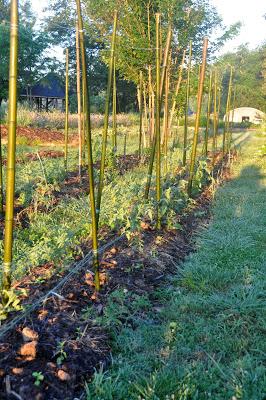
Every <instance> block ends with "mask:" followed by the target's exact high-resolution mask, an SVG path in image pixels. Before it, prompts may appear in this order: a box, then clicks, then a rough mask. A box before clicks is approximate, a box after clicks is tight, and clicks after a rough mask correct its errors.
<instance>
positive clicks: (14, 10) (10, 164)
mask: <svg viewBox="0 0 266 400" xmlns="http://www.w3.org/2000/svg"><path fill="white" fill-rule="evenodd" d="M17 73H18V1H17V0H11V14H10V63H9V102H8V149H7V177H6V214H5V234H4V260H3V261H4V262H3V279H2V287H3V289H4V290H9V289H10V286H11V265H12V250H13V220H14V195H15V164H16V129H17ZM6 300H7V299H6V298H5V296H3V301H4V302H5V301H6Z"/></svg>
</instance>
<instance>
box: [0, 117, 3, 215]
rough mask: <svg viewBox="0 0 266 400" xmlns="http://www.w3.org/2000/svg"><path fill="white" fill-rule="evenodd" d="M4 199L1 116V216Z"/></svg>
mask: <svg viewBox="0 0 266 400" xmlns="http://www.w3.org/2000/svg"><path fill="white" fill-rule="evenodd" d="M3 202H4V198H3V157H2V131H1V115H0V214H1V215H2V214H3V212H4V204H3Z"/></svg>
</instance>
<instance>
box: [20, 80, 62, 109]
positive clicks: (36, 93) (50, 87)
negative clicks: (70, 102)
mask: <svg viewBox="0 0 266 400" xmlns="http://www.w3.org/2000/svg"><path fill="white" fill-rule="evenodd" d="M20 99H21V100H22V101H25V100H26V101H27V102H28V104H29V106H30V107H31V108H32V109H37V110H38V111H46V112H49V111H53V110H59V111H64V109H65V87H64V84H63V83H62V82H61V80H60V79H59V77H58V76H57V75H56V74H54V73H49V74H48V75H46V76H45V77H44V78H42V79H41V80H40V81H39V82H38V83H36V85H34V86H32V87H30V86H29V87H28V88H27V89H24V90H22V91H21V94H20Z"/></svg>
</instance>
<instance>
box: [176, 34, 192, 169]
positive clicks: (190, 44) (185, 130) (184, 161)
mask: <svg viewBox="0 0 266 400" xmlns="http://www.w3.org/2000/svg"><path fill="white" fill-rule="evenodd" d="M191 59H192V41H191V40H190V42H189V56H188V66H187V87H186V89H187V90H186V105H185V121H184V141H183V167H185V166H186V164H187V138H188V111H189V96H190V72H191ZM181 76H182V75H181ZM180 83H181V80H180ZM179 86H180V85H179ZM178 90H179V88H178Z"/></svg>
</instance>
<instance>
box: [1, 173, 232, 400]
mask: <svg viewBox="0 0 266 400" xmlns="http://www.w3.org/2000/svg"><path fill="white" fill-rule="evenodd" d="M223 176H224V177H228V176H229V171H228V169H226V168H225V170H224V175H223ZM195 202H196V204H195V206H194V207H193V209H186V210H184V212H183V213H182V215H181V216H179V217H177V222H178V223H179V224H180V225H181V226H182V228H183V229H181V230H167V229H164V230H161V231H155V230H154V228H153V227H152V226H150V225H149V224H148V223H146V222H143V224H142V231H141V233H140V239H141V240H142V243H143V246H144V248H143V249H142V251H140V250H138V248H137V247H134V246H132V245H131V244H130V243H129V242H128V241H127V240H126V239H125V238H122V239H121V241H120V242H119V244H117V245H116V246H113V247H111V248H109V249H108V250H106V251H105V253H104V254H103V256H102V259H101V268H100V277H101V285H102V290H101V291H100V293H99V295H98V296H95V293H94V286H93V274H92V272H91V266H90V265H87V267H86V268H85V269H84V270H83V271H81V272H80V273H79V274H78V275H77V276H76V277H75V278H73V279H72V280H70V281H69V282H68V283H67V284H66V285H65V286H64V288H63V290H61V291H60V293H56V294H54V295H52V296H50V297H49V299H47V301H46V302H45V303H44V304H43V305H42V306H41V307H39V308H38V309H37V310H36V311H34V312H32V313H31V314H30V316H29V317H26V318H25V320H23V322H22V323H19V324H18V325H17V326H16V327H15V328H14V329H12V330H11V331H9V332H8V333H7V335H6V336H5V337H4V339H3V338H2V339H1V342H0V356H1V358H0V393H1V399H3V400H5V399H6V400H7V399H8V400H11V399H12V400H13V399H20V400H26V399H29V398H30V399H32V400H42V399H45V400H63V399H64V400H73V399H74V398H75V397H79V396H80V395H81V393H82V391H83V385H84V381H85V380H87V381H88V380H89V379H90V378H91V377H92V376H93V373H94V371H95V368H96V369H99V368H100V367H102V368H104V369H105V368H107V367H108V364H109V362H110V350H111V348H110V346H111V344H110V338H109V336H108V332H107V331H106V330H105V328H104V327H102V326H98V325H97V324H96V323H95V321H94V319H93V318H92V317H90V315H89V314H88V313H86V314H84V313H83V311H84V309H88V307H93V309H94V312H95V313H96V314H98V315H101V314H102V313H103V311H104V308H105V307H106V304H107V300H108V297H109V295H110V293H112V292H113V291H114V290H116V289H124V290H128V291H130V292H131V293H136V294H139V295H142V294H143V295H144V294H145V295H147V294H148V295H149V294H152V292H153V291H154V289H155V288H156V287H158V286H161V285H165V284H167V281H166V279H167V276H168V277H169V274H175V273H176V268H177V267H176V265H177V264H178V263H180V262H181V261H183V260H184V259H185V258H186V256H187V255H188V254H189V253H190V252H191V251H194V249H195V232H196V231H197V230H198V229H199V227H200V226H202V225H206V224H207V223H208V221H209V218H210V204H211V203H212V191H211V189H210V188H206V189H205V190H204V192H203V193H202V194H200V195H199V196H198V197H197V199H195ZM117 235H119V233H112V234H111V235H110V236H109V237H108V238H107V240H111V239H112V238H113V237H114V236H117ZM87 246H88V249H89V246H90V244H89V242H88V243H87ZM152 249H153V250H156V251H157V257H151V256H150V254H151V250H152ZM84 250H85V249H84ZM140 265H142V267H141V268H140V267H139V266H140ZM50 268H52V265H47V266H44V267H39V271H38V269H36V270H35V271H33V272H32V277H31V278H32V279H29V278H30V277H25V278H24V280H22V281H21V282H17V284H16V287H19V288H24V289H27V290H28V297H27V298H26V299H25V302H26V303H29V302H31V303H34V298H36V297H35V296H39V295H40V293H46V292H47V291H48V290H49V289H50V288H51V287H53V285H54V284H55V283H56V282H57V281H58V280H59V279H60V278H61V277H62V276H63V275H64V274H63V273H62V274H59V275H58V276H53V277H52V278H51V279H50V280H48V281H45V282H40V280H39V279H38V278H40V276H42V275H38V274H43V273H44V271H46V272H49V269H50ZM34 280H35V284H33V281H34ZM25 328H27V329H28V330H29V329H31V330H32V335H31V337H30V338H28V339H26V340H25V335H24V337H23V332H24V331H25ZM27 340H28V341H27ZM60 349H61V352H60ZM62 349H63V353H64V354H63V353H62ZM60 356H61V358H60ZM59 361H60V362H59ZM34 372H41V374H42V376H43V380H42V381H41V383H40V386H36V381H35V378H34V377H33V376H32V374H33V373H34Z"/></svg>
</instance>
